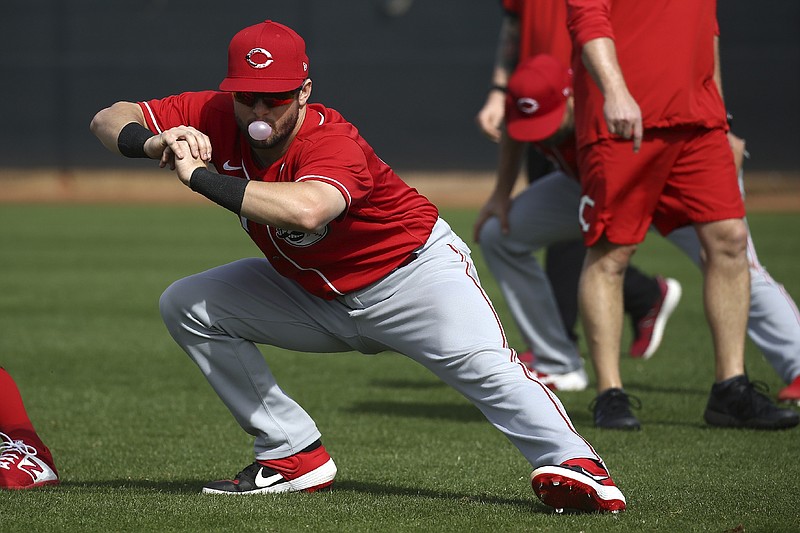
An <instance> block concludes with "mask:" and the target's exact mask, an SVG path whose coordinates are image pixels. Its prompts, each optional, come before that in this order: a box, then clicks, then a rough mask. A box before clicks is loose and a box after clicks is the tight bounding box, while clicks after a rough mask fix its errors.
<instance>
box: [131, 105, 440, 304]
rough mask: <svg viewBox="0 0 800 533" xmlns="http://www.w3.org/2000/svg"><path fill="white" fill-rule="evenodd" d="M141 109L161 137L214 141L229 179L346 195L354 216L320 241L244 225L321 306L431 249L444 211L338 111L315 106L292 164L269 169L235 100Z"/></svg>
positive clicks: (290, 155)
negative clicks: (198, 135) (170, 133)
mask: <svg viewBox="0 0 800 533" xmlns="http://www.w3.org/2000/svg"><path fill="white" fill-rule="evenodd" d="M139 105H140V106H141V108H142V110H143V111H144V115H145V118H146V120H147V125H148V127H149V128H150V130H151V131H153V132H156V133H159V132H161V131H163V130H166V129H169V128H171V127H174V126H178V125H181V124H184V125H189V126H193V127H194V128H196V129H198V130H200V131H202V132H203V133H205V134H206V135H208V137H209V138H210V139H211V146H212V160H211V163H212V164H213V165H214V167H215V168H217V169H219V171H220V172H221V173H223V174H227V175H231V176H238V177H240V178H242V179H249V180H256V181H267V182H299V181H306V180H313V181H322V182H324V183H328V184H330V185H332V186H334V187H336V188H337V189H338V190H339V191H340V192H341V194H342V196H343V197H344V199H345V202H346V204H347V207H346V208H345V211H344V213H342V214H341V215H340V216H339V217H338V218H336V219H335V220H333V221H331V222H330V223H329V224H328V225H327V226H326V227H325V228H323V229H322V230H320V231H319V232H318V233H304V232H300V231H290V230H284V229H281V228H276V227H272V226H267V225H263V224H257V223H255V222H253V221H251V220H247V219H244V218H242V223H243V226H244V227H245V229H246V230H247V232H248V234H249V235H250V238H251V239H252V240H253V241H254V242H255V243H256V245H257V246H258V247H259V248H260V249H261V251H262V252H263V253H264V255H265V256H266V258H267V259H268V260H269V261H270V263H271V264H272V265H273V266H274V267H275V269H276V270H277V271H278V272H280V273H281V274H282V275H284V276H286V277H288V278H291V279H293V280H295V281H297V282H298V283H299V284H300V285H302V286H303V288H305V289H306V290H307V291H309V292H310V293H312V294H314V295H316V296H319V297H321V298H325V299H333V298H335V297H336V296H338V295H341V294H346V293H348V292H351V291H354V290H357V289H361V288H363V287H365V286H367V285H369V284H371V283H374V282H375V281H378V280H379V279H381V278H382V277H384V276H385V275H386V274H388V273H389V272H391V271H392V270H393V269H395V268H396V267H397V266H398V265H400V264H401V263H402V262H403V261H404V260H406V259H408V257H409V255H410V254H411V253H412V252H413V251H414V250H416V249H417V248H419V247H421V246H422V245H423V244H425V242H426V240H427V239H428V237H429V235H430V233H431V230H432V229H433V225H434V224H435V223H436V220H437V218H438V210H437V208H436V206H434V205H433V204H432V203H431V202H430V201H428V199H427V198H425V197H424V196H422V195H421V194H419V193H418V192H417V191H416V189H413V188H411V187H410V186H408V185H407V184H406V183H405V182H403V181H402V180H401V179H400V177H399V176H397V174H395V173H394V171H392V169H391V168H390V167H389V166H388V165H387V164H386V163H384V162H383V161H382V160H381V159H380V158H379V157H378V156H377V155H375V152H374V151H373V150H372V148H371V147H370V146H369V145H368V144H367V143H366V141H364V139H363V138H361V136H360V135H359V133H358V130H357V129H356V127H355V126H353V125H352V124H350V123H349V122H347V121H346V120H345V119H344V118H342V116H341V115H340V114H339V113H338V112H336V111H334V110H333V109H328V108H326V107H324V106H322V105H319V104H309V105H308V106H307V108H306V116H305V120H304V122H303V125H302V127H301V128H300V131H299V132H298V134H297V136H296V137H295V139H294V140H293V141H292V143H291V144H290V145H289V149H288V151H287V152H286V154H285V155H284V156H283V157H282V158H281V159H279V160H278V161H276V162H275V163H273V164H272V165H270V166H269V167H266V168H261V167H259V165H257V164H256V162H255V161H254V160H253V154H252V152H251V149H250V145H249V143H248V140H247V137H246V134H245V133H243V132H241V131H240V130H239V127H238V125H237V124H236V120H235V117H234V112H233V99H232V97H231V95H230V93H223V92H216V91H206V92H194V93H183V94H179V95H174V96H169V97H167V98H164V99H160V100H150V101H148V102H140V103H139Z"/></svg>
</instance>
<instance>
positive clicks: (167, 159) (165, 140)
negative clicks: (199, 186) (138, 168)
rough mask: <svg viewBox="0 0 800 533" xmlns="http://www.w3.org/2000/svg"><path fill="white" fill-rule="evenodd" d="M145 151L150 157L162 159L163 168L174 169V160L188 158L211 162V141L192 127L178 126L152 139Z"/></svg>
mask: <svg viewBox="0 0 800 533" xmlns="http://www.w3.org/2000/svg"><path fill="white" fill-rule="evenodd" d="M144 150H145V153H146V154H147V155H148V156H149V157H152V158H153V159H155V158H159V159H160V161H159V166H160V167H161V168H164V167H166V166H169V167H170V168H171V169H174V168H175V166H174V160H175V159H183V158H184V157H187V156H190V157H193V158H195V159H201V160H203V161H205V162H208V161H211V139H209V138H208V136H207V135H206V134H205V133H203V132H201V131H199V130H197V129H195V128H193V127H191V126H176V127H174V128H170V129H168V130H166V131H163V132H162V133H161V134H160V135H156V136H154V137H151V138H150V139H148V140H147V142H146V143H145V146H144Z"/></svg>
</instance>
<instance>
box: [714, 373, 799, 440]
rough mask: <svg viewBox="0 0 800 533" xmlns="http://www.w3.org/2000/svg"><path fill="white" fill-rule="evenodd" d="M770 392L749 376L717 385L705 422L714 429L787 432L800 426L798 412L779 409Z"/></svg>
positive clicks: (738, 377)
mask: <svg viewBox="0 0 800 533" xmlns="http://www.w3.org/2000/svg"><path fill="white" fill-rule="evenodd" d="M766 391H767V387H766V385H764V384H763V383H760V382H751V381H750V380H749V379H747V376H745V375H741V376H736V377H735V378H731V379H727V380H725V381H723V382H721V383H715V384H714V386H713V387H711V396H709V398H708V404H707V405H706V412H705V414H704V415H703V418H705V420H706V423H708V424H709V425H711V426H720V427H729V428H751V429H785V428H791V427H794V426H796V425H797V424H798V423H800V416H798V414H797V413H796V412H794V411H793V410H791V409H781V408H779V407H778V406H776V405H775V404H774V403H772V400H770V399H769V398H768V397H767V396H766V395H765V394H763V393H764V392H766Z"/></svg>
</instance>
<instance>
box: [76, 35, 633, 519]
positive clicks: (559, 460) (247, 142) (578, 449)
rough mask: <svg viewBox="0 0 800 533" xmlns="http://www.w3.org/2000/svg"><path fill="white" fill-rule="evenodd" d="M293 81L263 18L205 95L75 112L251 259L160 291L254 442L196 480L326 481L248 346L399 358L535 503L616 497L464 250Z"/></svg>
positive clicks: (181, 338) (272, 484)
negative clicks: (245, 246) (435, 383)
mask: <svg viewBox="0 0 800 533" xmlns="http://www.w3.org/2000/svg"><path fill="white" fill-rule="evenodd" d="M308 76H309V73H308V58H307V57H306V54H305V43H304V42H303V40H302V38H301V37H300V36H299V35H297V34H296V33H295V32H294V31H293V30H291V29H289V28H287V27H286V26H283V25H281V24H278V23H275V22H271V21H265V22H263V23H260V24H256V25H254V26H250V27H247V28H245V29H243V30H241V31H240V32H239V33H237V34H236V35H235V36H234V37H233V39H232V41H231V43H230V46H229V49H228V75H227V77H226V78H225V79H224V81H223V82H222V84H221V85H220V89H221V91H206V92H190V93H183V94H178V95H173V96H168V97H166V98H163V99H159V100H150V101H147V102H139V103H131V102H117V103H116V104H114V105H112V106H111V107H109V108H107V109H104V110H102V111H100V112H99V113H98V114H97V115H96V116H95V118H94V120H93V121H92V125H91V128H92V130H93V132H94V133H95V134H96V135H97V137H98V138H99V139H100V140H101V141H102V142H103V144H104V145H105V146H106V147H108V148H109V149H110V150H112V151H119V152H120V153H122V154H123V155H126V156H129V157H149V158H152V159H160V164H161V165H162V166H166V165H170V166H173V165H174V167H175V170H176V172H177V175H178V178H179V179H180V180H181V182H183V183H184V184H185V185H187V186H189V187H190V188H191V189H193V190H195V191H197V192H199V193H200V194H203V195H204V196H206V197H208V198H209V199H211V200H212V201H214V202H216V203H218V204H220V205H221V206H223V207H226V208H227V209H230V210H231V211H233V212H234V213H236V214H237V215H238V217H239V218H240V219H241V223H242V226H243V227H244V229H245V230H246V231H247V232H248V234H249V236H250V237H251V239H252V240H253V241H254V243H255V244H256V245H257V246H258V247H259V249H260V250H261V251H262V252H263V254H264V255H265V258H264V259H257V258H250V259H242V260H239V261H235V262H233V263H231V264H228V265H223V266H220V267H217V268H213V269H211V270H209V271H207V272H202V273H200V274H196V275H193V276H189V277H187V278H185V279H182V280H179V281H177V282H175V283H174V284H172V285H171V286H170V287H169V288H168V289H167V290H166V291H165V292H164V294H163V295H162V297H161V302H160V306H161V313H162V316H163V318H164V321H165V323H166V325H167V328H168V329H169V331H170V333H171V334H172V336H173V337H174V339H175V341H176V342H177V343H178V344H179V345H180V346H181V347H182V348H183V349H184V350H185V351H186V353H187V354H189V356H190V357H191V358H192V359H193V360H194V361H195V362H196V363H197V365H198V367H199V368H200V370H201V371H202V372H203V374H204V375H205V376H206V378H207V379H208V381H209V383H210V384H211V386H212V387H213V388H214V390H215V391H216V393H217V394H218V395H219V397H220V398H221V399H222V401H223V402H224V403H225V405H226V406H227V407H228V409H229V410H230V411H231V413H232V414H233V416H234V417H235V418H236V420H237V421H238V422H239V424H240V425H241V427H242V428H243V429H244V430H245V431H247V432H248V433H250V434H251V435H253V436H254V437H255V461H254V462H253V463H252V464H250V465H249V466H247V467H245V468H244V469H243V470H242V471H241V472H240V473H239V474H238V475H237V476H235V478H234V479H232V480H222V481H215V482H212V483H209V484H208V485H206V486H205V487H204V489H203V492H205V493H212V494H256V493H265V492H292V491H309V492H310V491H315V490H318V489H321V488H325V487H327V486H329V485H331V484H332V482H333V480H334V476H335V474H336V466H335V464H334V462H333V460H332V459H331V458H330V456H329V455H328V453H327V452H326V451H325V448H324V446H323V445H322V443H321V441H320V437H321V435H320V432H319V430H318V429H317V426H316V425H315V423H314V421H313V420H312V419H311V417H310V416H309V415H308V413H306V412H305V411H304V410H303V408H302V407H300V405H298V404H297V403H296V402H295V401H294V400H292V399H291V398H290V397H289V396H287V395H286V394H285V393H284V392H283V391H282V390H281V388H280V387H279V386H278V384H277V383H276V381H275V378H274V376H273V375H272V372H271V371H270V368H269V366H268V365H267V363H266V362H265V360H264V357H263V356H262V354H261V352H260V351H259V349H258V347H257V345H256V343H258V344H264V345H269V346H275V347H279V348H282V349H288V350H297V351H304V352H345V351H351V350H357V351H360V352H363V353H377V352H381V351H385V350H392V351H396V352H399V353H402V354H405V355H406V356H408V357H410V358H411V359H413V360H415V361H417V362H418V363H420V364H422V365H424V366H425V367H426V368H428V369H429V370H430V371H431V372H433V373H434V374H436V375H437V376H439V378H441V379H442V380H443V381H444V382H445V383H447V384H449V385H450V386H452V387H453V388H455V389H456V390H458V391H459V392H460V393H461V394H463V395H464V396H465V397H466V398H468V399H469V400H470V401H471V402H472V403H474V404H475V405H476V406H477V407H478V409H480V411H481V412H482V413H483V414H484V415H485V416H486V418H487V419H488V420H489V422H490V423H491V424H492V425H493V426H494V427H496V428H497V429H498V430H500V431H501V432H502V433H503V434H505V435H506V437H508V439H509V440H511V442H512V443H513V444H514V445H515V446H516V447H517V448H518V449H519V450H520V452H521V453H522V454H523V455H524V456H525V458H526V459H527V460H528V461H529V462H530V464H531V465H532V466H533V467H534V469H535V470H534V471H533V474H532V475H531V482H532V485H533V489H534V491H535V493H536V494H537V496H538V497H539V498H540V499H541V500H542V501H543V502H544V503H545V504H547V505H550V506H552V507H555V508H557V509H558V508H565V507H568V508H575V509H582V510H588V511H619V510H622V509H624V508H625V498H624V496H623V495H622V493H621V492H620V491H619V489H617V487H616V486H615V485H614V483H613V481H612V480H611V477H610V476H609V474H608V471H607V470H606V467H605V465H604V464H603V462H602V460H601V459H600V457H599V456H598V455H597V454H596V452H595V451H594V449H593V448H592V447H591V446H590V445H589V444H588V443H587V441H586V440H585V439H584V438H583V437H581V436H580V435H579V434H578V433H577V432H576V430H575V428H574V427H573V425H572V422H571V421H570V419H569V417H568V416H567V413H566V412H565V410H564V407H563V406H562V404H561V403H560V402H559V400H558V398H556V396H555V395H554V394H553V393H552V392H551V391H550V390H549V389H548V388H547V387H546V386H545V385H544V384H542V383H541V382H540V381H538V380H537V379H535V378H534V377H532V376H531V374H530V373H529V372H528V370H527V368H526V367H525V366H524V365H523V364H522V363H520V362H519V360H518V358H517V356H516V353H515V352H514V350H512V349H511V348H509V346H508V344H507V341H506V338H505V335H504V332H503V328H502V325H501V324H500V321H499V320H498V317H497V314H496V313H495V311H494V309H493V307H492V304H491V302H490V301H489V298H488V297H487V295H486V293H485V292H484V291H483V289H482V288H481V284H480V281H479V280H478V276H477V273H476V271H475V267H474V265H473V263H472V260H471V258H470V250H469V248H468V247H467V246H466V244H465V243H464V242H463V241H462V240H461V239H460V238H459V237H458V236H457V235H455V234H454V233H453V231H452V230H451V229H450V227H449V226H448V225H447V223H446V222H445V221H444V220H442V219H441V218H439V216H438V211H437V209H436V207H435V206H434V205H433V204H431V203H430V202H429V201H428V200H427V199H426V198H425V197H424V196H422V195H420V194H419V193H418V192H417V191H416V190H414V189H412V188H410V187H409V186H407V185H406V184H405V183H404V182H403V181H402V180H401V179H400V178H399V177H398V176H397V175H396V174H395V173H394V172H393V171H392V169H391V168H389V167H388V166H387V165H386V163H384V162H383V161H382V160H381V159H380V158H378V157H377V156H376V154H375V153H374V152H373V150H372V148H370V146H369V145H368V144H367V143H366V142H365V141H364V139H362V138H361V136H360V135H359V134H358V131H357V130H356V128H355V127H354V126H353V125H352V124H350V123H349V122H347V121H346V120H345V119H344V118H342V116H341V115H340V114H339V113H337V112H336V111H334V110H333V109H330V108H326V107H324V106H322V105H320V104H315V103H309V97H310V96H311V88H312V82H311V79H310V78H309V77H308ZM207 163H211V164H213V165H214V167H215V168H217V169H221V171H223V172H224V174H218V173H217V172H213V171H211V170H209V169H207V166H206V165H207ZM587 496H588V497H587Z"/></svg>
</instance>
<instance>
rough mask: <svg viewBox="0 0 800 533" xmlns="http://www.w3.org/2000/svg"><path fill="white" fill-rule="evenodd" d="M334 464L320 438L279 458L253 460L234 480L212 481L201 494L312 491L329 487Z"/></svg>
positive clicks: (332, 476)
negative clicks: (297, 450) (294, 452)
mask: <svg viewBox="0 0 800 533" xmlns="http://www.w3.org/2000/svg"><path fill="white" fill-rule="evenodd" d="M335 476H336V465H335V464H334V463H333V459H331V456H330V455H328V452H326V451H325V447H324V446H322V443H321V442H320V441H315V442H314V443H313V444H311V446H308V447H307V448H306V449H304V450H302V451H301V452H299V453H296V454H294V455H290V456H289V457H285V458H283V459H271V460H269V461H256V462H254V463H253V464H251V465H249V466H247V467H245V469H244V470H242V471H241V472H239V473H238V474H237V475H236V477H235V478H234V479H223V480H220V481H213V482H211V483H209V484H208V485H206V486H205V487H203V494H237V495H238V494H266V493H276V492H301V491H302V492H315V491H318V490H321V489H325V488H327V487H330V486H331V484H332V483H333V478H334V477H335Z"/></svg>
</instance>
